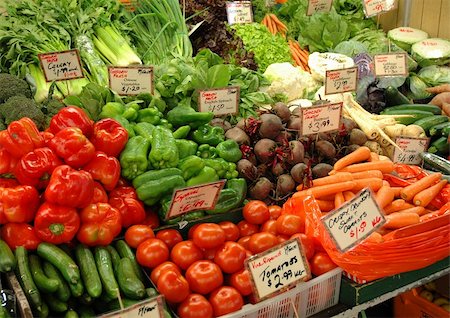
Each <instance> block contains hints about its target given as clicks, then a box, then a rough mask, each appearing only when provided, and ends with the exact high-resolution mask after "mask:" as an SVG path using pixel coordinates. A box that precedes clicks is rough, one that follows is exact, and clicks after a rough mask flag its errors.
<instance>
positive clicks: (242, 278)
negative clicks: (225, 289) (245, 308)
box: [230, 269, 252, 296]
mask: <svg viewBox="0 0 450 318" xmlns="http://www.w3.org/2000/svg"><path fill="white" fill-rule="evenodd" d="M230 285H231V286H232V287H234V288H236V289H237V291H238V292H239V293H241V295H242V296H248V295H250V294H251V293H252V284H251V281H250V273H249V271H248V270H246V269H241V270H240V271H239V272H236V273H233V274H232V275H231V276H230Z"/></svg>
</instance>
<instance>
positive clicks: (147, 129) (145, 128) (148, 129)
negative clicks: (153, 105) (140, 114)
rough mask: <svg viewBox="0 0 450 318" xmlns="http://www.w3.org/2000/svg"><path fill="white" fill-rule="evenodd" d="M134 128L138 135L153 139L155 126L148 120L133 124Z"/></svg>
mask: <svg viewBox="0 0 450 318" xmlns="http://www.w3.org/2000/svg"><path fill="white" fill-rule="evenodd" d="M133 129H134V132H135V133H136V135H138V136H142V137H144V138H145V139H148V140H150V141H152V132H153V129H155V126H153V125H152V124H150V123H146V122H142V123H136V124H134V125H133Z"/></svg>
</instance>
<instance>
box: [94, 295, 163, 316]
mask: <svg viewBox="0 0 450 318" xmlns="http://www.w3.org/2000/svg"><path fill="white" fill-rule="evenodd" d="M100 317H101V318H163V317H164V298H163V296H161V295H160V296H157V297H155V298H151V299H147V300H144V301H141V302H139V303H137V304H134V305H132V306H130V307H127V308H125V309H123V310H118V311H115V312H112V313H109V314H106V315H102V316H100Z"/></svg>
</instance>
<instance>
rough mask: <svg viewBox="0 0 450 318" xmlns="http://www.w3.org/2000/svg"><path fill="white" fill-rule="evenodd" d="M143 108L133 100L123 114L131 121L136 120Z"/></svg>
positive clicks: (126, 106)
mask: <svg viewBox="0 0 450 318" xmlns="http://www.w3.org/2000/svg"><path fill="white" fill-rule="evenodd" d="M139 109H141V107H140V106H139V104H138V103H136V102H134V103H133V102H132V103H129V104H126V105H125V111H124V112H123V113H122V116H123V117H124V118H125V119H127V120H130V121H136V119H137V117H138V110H139Z"/></svg>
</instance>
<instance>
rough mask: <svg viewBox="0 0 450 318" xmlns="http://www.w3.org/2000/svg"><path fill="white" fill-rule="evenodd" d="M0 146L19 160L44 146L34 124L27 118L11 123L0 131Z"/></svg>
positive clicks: (42, 139)
mask: <svg viewBox="0 0 450 318" xmlns="http://www.w3.org/2000/svg"><path fill="white" fill-rule="evenodd" d="M0 145H1V146H3V147H4V148H5V149H6V150H7V151H8V152H9V153H10V154H11V155H12V156H14V157H16V158H20V157H22V156H23V155H25V154H27V153H29V152H30V151H33V150H34V149H36V148H41V147H43V146H44V138H43V137H42V136H41V134H40V133H39V129H38V128H37V127H36V124H35V123H34V122H33V121H32V120H31V119H30V118H27V117H24V118H21V119H19V120H16V121H13V122H12V123H10V124H9V125H8V128H7V129H5V130H2V131H0Z"/></svg>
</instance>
